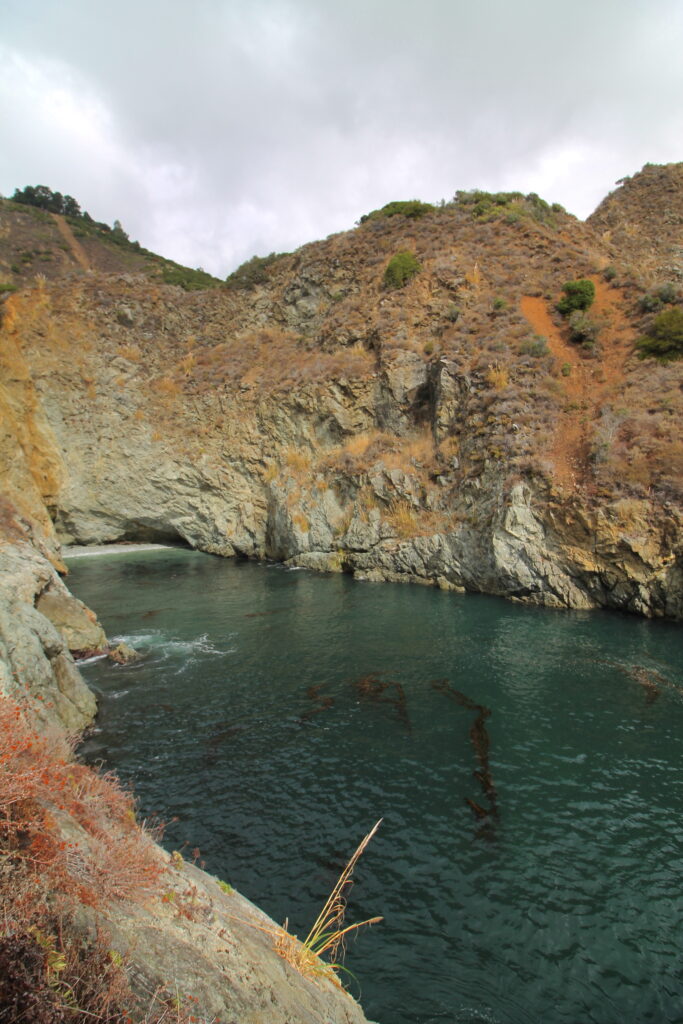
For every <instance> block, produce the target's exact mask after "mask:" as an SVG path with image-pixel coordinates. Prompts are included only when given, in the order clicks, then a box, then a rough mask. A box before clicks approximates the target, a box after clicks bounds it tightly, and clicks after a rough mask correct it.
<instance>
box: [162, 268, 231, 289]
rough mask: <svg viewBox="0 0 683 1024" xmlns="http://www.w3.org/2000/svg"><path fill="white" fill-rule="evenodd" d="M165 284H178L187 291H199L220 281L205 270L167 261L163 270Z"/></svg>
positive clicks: (212, 286)
mask: <svg viewBox="0 0 683 1024" xmlns="http://www.w3.org/2000/svg"><path fill="white" fill-rule="evenodd" d="M161 277H162V280H163V282H164V284H176V285H179V286H180V287H181V288H183V289H184V290H185V291H186V292H193V291H198V290H200V289H202V288H214V287H215V286H216V285H217V284H218V281H217V280H216V278H215V277H212V276H211V274H207V273H206V271H205V270H199V269H197V270H191V269H190V268H189V267H181V266H180V264H178V263H167V264H166V265H165V266H164V267H162V270H161Z"/></svg>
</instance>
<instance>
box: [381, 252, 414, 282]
mask: <svg viewBox="0 0 683 1024" xmlns="http://www.w3.org/2000/svg"><path fill="white" fill-rule="evenodd" d="M421 270H422V266H421V265H420V261H419V260H418V258H417V256H415V254H414V253H412V252H407V251H406V252H397V253H396V255H395V256H392V257H391V259H390V260H389V263H388V264H387V267H386V270H385V271H384V286H385V288H403V287H404V286H405V285H406V284H407V283H408V281H410V280H411V279H412V278H413V277H415V275H416V274H419V273H420V271H421Z"/></svg>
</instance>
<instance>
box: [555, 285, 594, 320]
mask: <svg viewBox="0 0 683 1024" xmlns="http://www.w3.org/2000/svg"><path fill="white" fill-rule="evenodd" d="M562 291H563V292H564V298H562V299H560V301H559V302H558V304H557V309H558V312H560V313H562V315H563V316H569V314H570V313H573V312H574V310H575V309H588V308H589V306H592V305H593V301H594V299H595V285H594V284H593V282H592V281H589V280H588V279H587V278H585V277H581V278H579V280H578V281H566V282H565V283H564V284H563V285H562Z"/></svg>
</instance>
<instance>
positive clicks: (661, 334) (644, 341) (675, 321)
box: [636, 306, 683, 363]
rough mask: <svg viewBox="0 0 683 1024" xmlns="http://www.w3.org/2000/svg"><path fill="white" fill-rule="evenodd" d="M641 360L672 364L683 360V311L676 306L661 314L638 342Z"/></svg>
mask: <svg viewBox="0 0 683 1024" xmlns="http://www.w3.org/2000/svg"><path fill="white" fill-rule="evenodd" d="M636 349H637V350H638V358H639V359H648V358H649V359H657V360H659V362H660V363H671V362H674V361H675V360H677V359H683V309H681V307H680V306H675V307H674V308H673V309H668V310H667V311H666V312H665V313H660V314H659V316H657V317H655V319H654V320H653V321H652V323H651V325H650V327H649V329H648V331H647V333H646V334H644V335H643V336H642V337H641V338H639V339H638V341H637V342H636Z"/></svg>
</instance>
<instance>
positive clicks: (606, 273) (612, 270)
mask: <svg viewBox="0 0 683 1024" xmlns="http://www.w3.org/2000/svg"><path fill="white" fill-rule="evenodd" d="M602 276H603V278H604V279H605V281H613V280H614V278H615V277H616V276H617V268H616V267H613V266H612V265H611V264H610V266H609V267H605V269H604V270H603V272H602Z"/></svg>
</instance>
